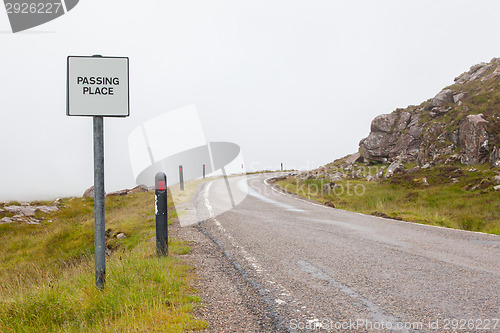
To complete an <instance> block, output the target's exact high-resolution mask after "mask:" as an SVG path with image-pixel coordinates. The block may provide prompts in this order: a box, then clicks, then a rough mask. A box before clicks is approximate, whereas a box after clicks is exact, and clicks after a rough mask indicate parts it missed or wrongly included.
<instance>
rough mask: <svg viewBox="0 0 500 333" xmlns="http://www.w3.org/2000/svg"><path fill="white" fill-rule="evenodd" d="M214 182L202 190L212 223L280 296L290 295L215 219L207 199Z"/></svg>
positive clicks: (278, 302)
mask: <svg viewBox="0 0 500 333" xmlns="http://www.w3.org/2000/svg"><path fill="white" fill-rule="evenodd" d="M214 182H215V180H213V181H211V182H210V183H208V184H207V186H205V189H204V192H203V199H204V201H205V205H206V206H207V209H208V212H209V214H210V218H211V219H212V220H213V221H214V224H215V225H216V226H217V228H218V229H219V231H220V232H221V233H222V234H223V235H224V236H225V237H226V238H227V239H228V240H229V242H230V243H231V245H232V246H234V247H235V248H236V249H238V250H240V252H241V254H242V256H243V258H244V259H245V260H246V261H247V262H248V263H249V264H250V265H251V266H252V267H253V268H254V269H255V271H256V272H257V273H258V274H260V275H264V274H265V275H267V277H268V279H269V280H270V281H267V282H268V283H270V284H271V285H274V286H275V287H276V288H277V289H279V292H280V293H281V295H282V296H284V295H290V293H289V291H288V290H287V289H286V288H284V287H283V286H282V285H281V284H280V283H278V282H276V281H274V280H273V279H272V277H271V276H269V274H266V272H264V270H263V269H262V267H261V266H260V265H259V263H258V262H257V260H256V259H255V258H254V257H253V256H251V255H250V254H249V253H248V252H247V251H246V250H245V249H244V248H243V247H241V246H240V245H238V244H237V243H236V240H235V239H234V237H233V236H231V235H230V234H229V233H228V232H227V230H226V229H225V228H224V227H223V226H222V224H221V223H220V222H219V221H218V220H217V218H216V217H215V215H214V211H213V208H212V206H211V205H210V200H209V199H208V193H209V191H210V187H211V186H212V184H213V183H214ZM280 302H282V303H280ZM276 303H277V304H279V305H281V304H284V303H286V302H285V301H283V300H278V301H276Z"/></svg>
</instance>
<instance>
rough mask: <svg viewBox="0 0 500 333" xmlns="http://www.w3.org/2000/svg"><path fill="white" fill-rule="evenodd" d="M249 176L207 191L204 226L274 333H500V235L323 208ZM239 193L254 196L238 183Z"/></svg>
mask: <svg viewBox="0 0 500 333" xmlns="http://www.w3.org/2000/svg"><path fill="white" fill-rule="evenodd" d="M270 176H271V175H269V174H267V175H266V174H263V175H254V176H249V177H248V189H247V190H248V195H247V197H246V198H245V199H244V200H243V201H242V202H241V203H240V204H238V205H236V206H235V207H234V208H232V209H230V210H227V209H228V202H229V204H230V200H229V201H228V199H227V198H228V190H227V182H225V181H224V180H223V179H220V180H215V181H212V182H209V183H207V184H206V185H205V186H204V187H203V188H202V189H201V191H200V193H199V195H198V208H197V209H198V211H199V212H200V216H206V215H207V214H208V216H211V217H210V218H209V219H206V220H205V221H204V222H202V223H201V225H200V228H201V229H202V231H203V232H204V233H205V234H206V235H207V236H209V237H210V238H211V239H212V240H213V241H214V242H215V243H216V244H217V245H218V246H219V247H220V248H221V249H222V250H223V251H224V253H225V254H226V258H227V259H228V260H229V261H231V263H232V265H233V267H234V268H235V269H237V270H238V272H239V274H241V275H242V277H243V278H244V279H245V280H246V281H247V282H248V283H249V284H250V285H251V286H252V287H253V288H254V289H255V290H257V294H258V295H259V296H258V297H260V298H261V300H262V301H263V302H262V303H263V304H265V309H263V311H267V313H268V316H270V317H271V318H272V328H269V331H288V332H308V331H313V332H328V331H331V332H334V331H353V332H363V331H370V332H387V331H395V332H443V331H446V332H500V291H499V289H500V237H498V236H495V235H488V234H481V233H473V232H465V231H459V230H452V229H445V228H439V227H431V226H425V225H419V224H414V223H406V222H400V221H395V220H390V219H383V218H378V217H373V216H366V215H362V214H357V213H352V212H346V211H342V210H338V209H333V208H329V207H325V206H321V205H316V204H313V203H310V202H307V201H303V200H300V199H298V198H295V197H292V196H290V195H286V194H284V193H281V192H279V191H277V190H273V189H272V186H271V185H269V184H267V182H266V181H265V179H266V178H269V177H270ZM229 183H230V186H231V197H232V198H233V201H236V202H238V201H239V199H241V198H242V196H243V195H244V194H243V193H245V191H246V186H245V181H244V178H243V177H233V178H229Z"/></svg>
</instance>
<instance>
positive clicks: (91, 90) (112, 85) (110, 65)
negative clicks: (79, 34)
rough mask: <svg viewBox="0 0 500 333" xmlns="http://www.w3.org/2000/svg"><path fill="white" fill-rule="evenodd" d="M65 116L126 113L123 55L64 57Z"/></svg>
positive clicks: (127, 85) (116, 115)
mask: <svg viewBox="0 0 500 333" xmlns="http://www.w3.org/2000/svg"><path fill="white" fill-rule="evenodd" d="M67 65H68V75H67V108H66V114H67V115H68V116H103V117H127V116H129V114H130V106H129V77H128V69H129V65H128V58H127V57H79V56H69V57H68V64H67Z"/></svg>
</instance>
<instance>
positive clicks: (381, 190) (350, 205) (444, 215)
mask: <svg viewBox="0 0 500 333" xmlns="http://www.w3.org/2000/svg"><path fill="white" fill-rule="evenodd" d="M408 167H410V165H408V166H407V168H408ZM471 168H472V167H470V166H468V167H464V166H441V167H434V168H431V169H426V170H421V171H419V172H416V173H411V174H409V173H407V174H396V175H394V176H393V177H392V178H389V179H384V180H382V181H379V182H378V181H377V182H374V181H372V182H368V181H366V180H361V179H348V180H342V181H336V182H335V183H336V184H338V185H340V186H341V187H339V188H336V189H334V190H332V191H330V193H321V189H322V187H323V185H325V184H327V183H328V182H329V180H325V179H306V180H301V179H300V178H295V177H287V178H286V179H281V180H278V181H277V182H276V184H277V185H279V186H281V187H282V188H284V189H286V190H287V191H289V192H292V193H297V194H299V195H301V196H303V197H307V198H310V199H313V200H316V201H319V202H321V203H326V202H328V201H329V202H331V203H333V204H334V205H335V207H336V208H340V209H345V210H350V211H356V212H360V213H364V214H372V215H379V216H387V217H391V218H396V219H401V220H405V221H411V222H417V223H425V224H431V225H439V226H443V227H448V228H456V229H463V230H471V231H481V232H486V233H492V234H497V235H500V214H499V213H498V212H499V211H500V191H495V190H494V189H493V186H494V185H495V184H494V182H493V181H492V178H493V177H494V172H493V171H492V170H490V169H489V167H487V166H473V168H475V169H477V171H468V170H470V169H471ZM424 177H425V178H426V179H427V181H428V183H429V186H426V185H425V184H424V182H423V178H424ZM453 178H454V179H455V183H454V182H453Z"/></svg>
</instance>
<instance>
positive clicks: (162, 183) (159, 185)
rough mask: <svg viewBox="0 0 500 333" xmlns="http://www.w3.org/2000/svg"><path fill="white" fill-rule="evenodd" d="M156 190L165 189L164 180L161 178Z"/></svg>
mask: <svg viewBox="0 0 500 333" xmlns="http://www.w3.org/2000/svg"><path fill="white" fill-rule="evenodd" d="M158 191H165V182H164V181H163V180H160V181H159V182H158Z"/></svg>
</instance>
